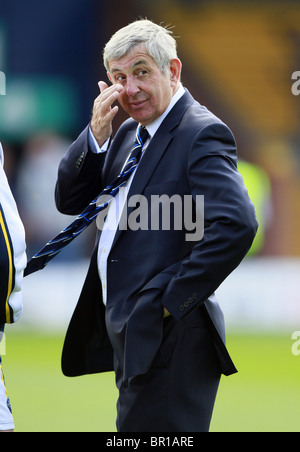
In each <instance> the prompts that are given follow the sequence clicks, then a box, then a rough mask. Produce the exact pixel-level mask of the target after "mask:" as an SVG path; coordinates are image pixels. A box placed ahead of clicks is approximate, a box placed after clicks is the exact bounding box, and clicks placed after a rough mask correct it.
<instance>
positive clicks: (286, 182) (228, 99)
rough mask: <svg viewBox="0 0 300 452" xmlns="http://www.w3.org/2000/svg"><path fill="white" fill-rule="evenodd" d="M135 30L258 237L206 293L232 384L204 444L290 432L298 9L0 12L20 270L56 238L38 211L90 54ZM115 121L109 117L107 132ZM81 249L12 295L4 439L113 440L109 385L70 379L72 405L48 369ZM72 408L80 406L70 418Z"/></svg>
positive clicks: (84, 109)
mask: <svg viewBox="0 0 300 452" xmlns="http://www.w3.org/2000/svg"><path fill="white" fill-rule="evenodd" d="M141 3H142V5H141ZM140 17H143V18H144V17H147V18H149V19H152V20H154V21H156V22H158V23H163V24H165V25H170V26H173V27H174V29H173V32H174V35H175V36H177V37H178V40H177V41H178V54H179V57H180V59H181V60H182V63H183V74H182V81H183V84H184V86H185V87H186V88H188V89H189V90H190V92H191V93H192V95H193V96H194V97H195V98H196V99H197V100H198V101H199V102H200V103H201V104H204V105H206V106H207V107H208V108H209V109H210V110H212V111H213V112H214V113H215V114H216V115H218V116H219V117H220V118H221V119H222V120H223V121H224V122H225V123H227V124H228V125H229V127H230V128H231V129H232V130H233V132H234V135H235V137H236V140H237V144H238V152H239V159H240V161H239V169H240V172H241V173H242V175H243V177H244V180H245V183H246V186H247V188H248V190H249V194H250V197H251V198H252V200H253V202H254V204H255V207H256V212H257V216H258V220H259V223H260V229H259V233H258V236H257V238H256V240H255V242H254V244H253V247H252V249H251V251H250V253H249V255H248V257H247V259H246V260H245V261H244V262H243V263H242V265H241V266H240V267H239V268H238V269H237V270H236V271H235V272H234V273H233V274H232V275H231V276H230V277H229V278H228V279H227V280H226V281H225V282H224V284H223V285H222V286H221V287H220V288H219V290H218V297H219V301H220V304H221V307H222V309H223V311H224V313H225V317H226V321H227V326H228V328H227V329H228V345H229V349H230V350H232V351H233V355H234V356H233V358H234V360H235V362H236V365H237V367H238V368H239V370H240V373H239V374H238V375H237V376H234V377H231V379H228V380H227V379H225V380H224V383H223V386H222V388H221V391H220V396H219V399H218V401H217V406H216V412H215V416H214V420H213V424H212V429H213V430H214V431H269V430H271V431H281V430H284V431H287V430H288V431H295V430H299V425H300V412H299V411H300V408H298V407H299V406H300V403H299V402H300V390H299V373H300V372H299V371H300V356H298V355H297V353H295V350H296V351H297V349H296V348H295V347H294V348H293V349H292V346H293V344H294V342H295V339H297V337H298V336H297V334H296V332H297V331H298V330H300V290H299V289H300V283H299V274H300V237H299V230H300V203H299V193H300V177H299V175H300V128H299V119H300V117H299V116H300V96H298V95H296V94H298V92H297V90H295V89H294V90H292V86H293V84H294V83H295V80H293V79H292V76H293V74H294V72H295V71H300V1H299V0H297V1H296V0H295V1H289V0H285V1H283V0H282V1H276V0H273V1H266V0H260V1H256V0H252V1H242V0H239V1H227V0H226V1H224V0H221V1H217V0H210V1H208V0H184V1H183V0H173V1H168V0H159V1H158V0H152V1H151V2H140V1H137V0H123V1H118V0H110V1H109V2H104V1H102V0H72V1H71V0H52V1H51V2H46V1H37V0H27V1H26V2H21V1H20V0H9V1H7V0H6V1H2V2H1V4H0V71H2V72H3V73H5V76H6V95H5V96H4V95H1V96H0V140H1V142H2V144H3V148H4V152H5V170H6V173H7V175H8V178H9V181H10V184H11V187H12V190H13V193H14V195H15V198H16V200H17V203H18V206H19V210H20V215H21V217H22V220H23V222H24V225H25V229H26V234H27V243H28V257H31V256H32V255H33V254H34V253H35V252H37V251H38V250H39V249H40V248H41V247H42V246H43V245H44V243H45V242H47V241H48V240H49V239H50V238H52V236H54V235H55V234H56V233H57V232H58V230H60V229H62V228H63V227H65V226H66V225H67V224H69V222H70V218H69V217H65V216H63V215H61V214H59V213H58V212H57V211H56V208H55V204H54V188H55V182H56V175H57V168H58V164H59V161H60V159H61V157H62V156H63V154H64V153H65V152H66V150H67V148H68V146H69V144H70V143H71V142H72V141H73V140H74V139H75V138H76V137H77V136H78V134H79V133H80V132H81V130H82V129H83V128H84V127H85V126H86V125H87V123H88V122H89V120H90V117H91V110H92V107H93V101H94V99H95V97H97V95H98V85H97V83H98V81H99V80H106V73H105V70H104V68H103V63H102V50H103V47H104V45H105V43H106V42H107V41H108V40H109V38H110V36H111V35H112V34H113V33H114V32H115V31H117V30H118V29H119V28H120V27H122V26H124V25H127V24H128V23H129V22H131V21H133V20H135V19H137V18H140ZM299 75H300V74H299ZM293 92H294V94H293ZM299 92H300V91H299ZM125 118H126V117H125V116H124V115H123V113H119V116H118V118H117V119H116V121H115V124H114V126H115V127H116V128H117V127H118V125H119V124H120V123H121V122H122V121H123V120H124V119H125ZM94 234H95V230H94V229H93V228H91V230H90V231H88V232H85V233H84V234H83V236H82V237H80V239H79V240H77V241H76V242H74V243H73V244H71V245H70V246H69V247H68V248H67V249H66V250H65V251H63V253H62V254H61V255H60V256H59V257H58V258H57V259H56V260H55V261H54V262H53V263H51V264H49V266H48V267H47V269H45V270H44V271H43V272H40V273H39V274H35V275H33V276H31V277H29V278H26V280H25V282H24V306H25V310H24V316H23V319H22V320H21V321H20V322H19V324H18V325H15V326H12V327H8V328H7V340H6V349H7V356H6V360H5V361H6V362H7V364H6V363H5V365H6V367H7V370H6V372H7V380H8V388H9V391H11V398H12V403H13V406H15V417H16V421H17V422H16V423H17V428H19V430H23V431H34V430H35V429H37V430H40V431H43V430H44V431H49V430H50V431H51V430H52V431H56V430H68V429H69V430H73V431H81V430H89V429H90V430H93V429H95V430H98V431H99V430H102V431H113V429H114V428H115V427H114V416H115V412H114V401H113V400H114V399H115V398H116V393H115V392H114V389H113V385H114V383H113V376H112V375H110V374H108V375H105V376H102V375H101V376H97V377H95V378H94V377H86V378H90V380H89V381H90V384H89V385H88V386H89V391H90V392H89V393H88V394H87V393H86V382H85V380H84V379H83V380H82V379H81V380H80V379H79V380H80V382H77V383H74V381H72V383H70V380H67V379H65V378H64V377H62V376H61V374H60V368H59V367H60V363H59V360H60V352H61V347H62V343H63V338H64V333H65V330H66V328H67V325H68V322H69V319H70V316H71V315H72V312H73V309H74V307H75V304H76V301H77V299H78V296H79V293H80V290H81V287H82V284H83V281H84V277H85V273H86V270H87V265H88V259H89V256H90V252H91V250H92V248H93V244H94ZM292 335H293V338H294V339H293V338H292ZM299 337H300V332H299ZM292 350H294V353H292ZM299 350H300V347H299ZM46 351H47V353H46ZM25 356H26V359H25ZM24 372H26V375H27V376H28V378H27V379H26V378H25V379H24ZM29 375H30V378H29ZM49 375H52V377H51V378H50V376H49ZM46 376H47V378H46ZM48 380H49V381H48ZM46 381H48V383H47V384H48V385H49V390H48V389H47V385H46V383H45V382H46ZM82 381H83V383H82ZM45 385H46V386H45ZM72 385H73V386H72ZM76 385H79V386H78V387H77V386H76ZM80 385H81V386H80ZM71 387H74V389H73V391H74V392H72V390H71V389H70V388H71ZM83 388H85V389H83ZM109 391H111V392H109ZM75 392H76V397H79V395H78V394H80V395H81V397H82V400H81V401H80V400H78V399H77V402H76V403H75V402H74V398H73V396H75ZM95 392H97V397H96V398H95ZM49 393H51V401H50V399H49ZM34 394H38V396H36V397H35V398H34V399H33V400H34V401H35V402H34V403H33V402H32V401H31V400H32V397H33V396H34ZM54 394H55V395H56V397H57V399H55V397H54ZM67 394H68V397H69V399H65V401H64V402H62V397H65V398H66V397H67ZM109 394H111V396H109ZM47 397H48V398H47ZM53 397H54V398H53ZM106 399H107V405H106V402H103V400H106ZM96 400H99V404H98V403H97V402H96ZM100 400H101V403H100ZM57 404H59V405H60V406H62V405H63V406H64V410H60V417H59V416H58V413H57V409H56V407H57ZM73 405H74V406H76V408H77V411H76V409H75V410H74V406H73ZM111 407H112V408H111ZM93 410H94V411H93ZM104 411H105V412H106V416H105V418H104V419H102V420H101V422H100V417H101V413H102V414H103V412H104ZM41 412H42V413H43V416H41V415H40V413H41ZM258 412H259V413H260V414H259V415H258ZM71 413H72V415H73V418H72V416H71ZM74 413H77V414H76V416H75V414H74ZM80 413H81V417H80ZM107 413H109V414H107ZM71 419H73V420H72V421H71ZM91 419H92V420H91ZM93 422H94V423H93Z"/></svg>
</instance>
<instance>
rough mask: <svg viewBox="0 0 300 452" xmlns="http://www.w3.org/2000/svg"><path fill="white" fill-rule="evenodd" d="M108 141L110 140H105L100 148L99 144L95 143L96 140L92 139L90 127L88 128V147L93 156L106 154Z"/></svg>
mask: <svg viewBox="0 0 300 452" xmlns="http://www.w3.org/2000/svg"><path fill="white" fill-rule="evenodd" d="M109 141H110V138H109V139H108V140H106V141H105V143H104V144H103V145H102V146H101V148H100V146H99V144H98V143H97V141H96V138H95V137H94V134H93V132H92V130H91V127H90V126H89V147H90V150H91V151H92V152H93V153H94V154H102V153H103V152H106V151H107V149H108V145H109Z"/></svg>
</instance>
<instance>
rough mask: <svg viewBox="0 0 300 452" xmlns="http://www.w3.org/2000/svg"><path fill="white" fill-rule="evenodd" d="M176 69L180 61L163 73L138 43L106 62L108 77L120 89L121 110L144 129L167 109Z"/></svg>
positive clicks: (177, 76)
mask: <svg viewBox="0 0 300 452" xmlns="http://www.w3.org/2000/svg"><path fill="white" fill-rule="evenodd" d="M180 69H181V64H180V61H179V60H172V61H171V62H170V70H168V71H167V72H166V73H165V74H164V73H163V72H162V71H161V69H160V68H159V67H158V66H157V64H156V62H155V61H154V59H153V58H152V57H151V56H149V54H148V53H147V51H146V50H145V47H144V46H143V45H142V44H140V45H137V46H136V47H134V48H133V49H132V50H131V51H130V52H129V53H128V54H127V55H125V56H124V57H122V58H120V59H119V60H111V61H109V73H108V77H109V79H110V80H111V82H112V83H114V84H116V83H117V84H120V85H122V86H123V91H122V92H121V94H120V96H119V99H118V100H119V102H120V104H121V106H122V108H123V109H124V110H125V111H126V113H128V115H130V116H131V117H132V118H133V119H135V121H137V122H139V123H141V124H142V125H144V126H146V125H148V124H150V123H152V122H153V121H154V120H155V119H157V118H158V117H159V116H161V115H162V114H163V113H164V111H165V110H166V109H167V107H168V105H169V103H170V101H171V98H172V96H173V94H174V93H175V92H176V90H177V88H178V82H179V77H180Z"/></svg>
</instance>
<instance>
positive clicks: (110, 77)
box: [107, 71, 113, 83]
mask: <svg viewBox="0 0 300 452" xmlns="http://www.w3.org/2000/svg"><path fill="white" fill-rule="evenodd" d="M107 77H108V79H109V81H110V82H111V83H113V80H112V76H111V75H110V73H109V72H108V71H107Z"/></svg>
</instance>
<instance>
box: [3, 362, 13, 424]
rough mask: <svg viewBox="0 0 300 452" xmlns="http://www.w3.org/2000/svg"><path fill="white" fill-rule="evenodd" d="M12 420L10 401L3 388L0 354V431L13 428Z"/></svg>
mask: <svg viewBox="0 0 300 452" xmlns="http://www.w3.org/2000/svg"><path fill="white" fill-rule="evenodd" d="M14 428H15V425H14V420H13V417H12V412H11V406H10V401H9V398H8V394H7V390H6V388H5V381H4V374H3V370H2V362H1V356H0V431H1V430H14Z"/></svg>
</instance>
